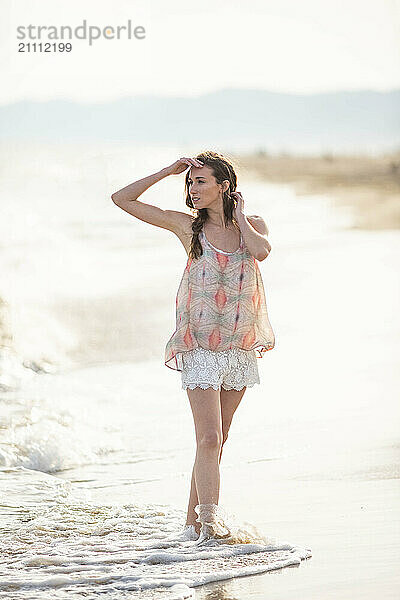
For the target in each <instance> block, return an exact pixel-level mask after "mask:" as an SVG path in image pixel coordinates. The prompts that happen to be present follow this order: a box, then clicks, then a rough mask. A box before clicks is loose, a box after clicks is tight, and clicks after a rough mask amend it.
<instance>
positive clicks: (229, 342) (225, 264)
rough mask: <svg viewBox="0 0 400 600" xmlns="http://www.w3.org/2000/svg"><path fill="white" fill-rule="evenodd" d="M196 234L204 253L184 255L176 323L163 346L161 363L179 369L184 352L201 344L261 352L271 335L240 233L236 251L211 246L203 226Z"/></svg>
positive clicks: (257, 279) (261, 293) (258, 284)
mask: <svg viewBox="0 0 400 600" xmlns="http://www.w3.org/2000/svg"><path fill="white" fill-rule="evenodd" d="M199 240H200V243H201V245H202V248H203V254H202V255H201V256H200V257H199V258H197V259H193V258H190V257H189V258H188V260H187V263H186V267H185V270H184V272H183V275H182V279H181V282H180V285H179V288H178V292H177V295H176V302H175V305H176V329H175V331H174V333H173V334H172V336H171V337H170V339H169V340H168V342H167V345H166V347H165V365H166V366H167V367H169V368H170V369H175V370H177V371H182V366H183V362H182V353H183V352H188V351H189V350H193V349H194V348H197V347H199V346H200V347H202V348H206V349H208V350H214V351H216V352H219V351H222V350H229V349H230V348H242V349H243V350H252V349H256V352H258V353H259V354H257V358H262V357H263V352H266V351H267V350H272V348H273V347H274V345H275V336H274V332H273V330H272V327H271V324H270V322H269V319H268V313H267V305H266V300H265V291H264V285H263V281H262V277H261V273H260V269H259V267H258V264H257V261H256V259H255V258H254V256H253V255H252V254H250V252H249V251H248V249H247V247H246V245H245V243H244V240H243V237H242V235H241V234H240V246H239V248H238V249H237V250H235V252H224V251H222V250H219V249H218V248H215V246H213V245H212V244H211V243H210V242H209V241H208V240H207V237H206V235H205V233H204V231H203V230H202V231H201V232H200V234H199Z"/></svg>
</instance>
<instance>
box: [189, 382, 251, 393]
mask: <svg viewBox="0 0 400 600" xmlns="http://www.w3.org/2000/svg"><path fill="white" fill-rule="evenodd" d="M256 383H258V384H259V383H260V382H259V381H253V382H252V383H245V384H244V385H238V386H235V385H233V386H228V385H225V384H222V385H221V386H219V385H214V384H213V383H187V384H185V385H182V389H183V390H186V389H187V388H189V389H190V390H194V389H195V388H197V387H199V388H201V389H202V390H206V389H207V388H213V390H216V391H218V390H219V388H220V387H222V389H224V390H227V391H229V390H236V391H237V392H240V390H242V389H243V388H244V387H253V385H255V384H256Z"/></svg>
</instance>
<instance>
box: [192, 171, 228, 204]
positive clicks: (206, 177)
mask: <svg viewBox="0 0 400 600" xmlns="http://www.w3.org/2000/svg"><path fill="white" fill-rule="evenodd" d="M188 190H189V195H190V199H191V200H192V202H193V206H194V207H195V208H207V207H208V206H210V205H211V204H213V203H216V202H218V201H219V199H222V192H223V186H222V185H219V184H218V183H217V181H216V179H215V177H214V175H213V171H212V169H211V167H208V166H207V165H204V167H190V171H189V179H188Z"/></svg>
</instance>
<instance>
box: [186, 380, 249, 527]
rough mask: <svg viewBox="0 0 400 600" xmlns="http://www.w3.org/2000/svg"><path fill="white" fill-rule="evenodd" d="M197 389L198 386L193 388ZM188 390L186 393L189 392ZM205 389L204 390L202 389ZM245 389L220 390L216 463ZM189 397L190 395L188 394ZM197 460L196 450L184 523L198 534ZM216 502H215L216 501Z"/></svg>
mask: <svg viewBox="0 0 400 600" xmlns="http://www.w3.org/2000/svg"><path fill="white" fill-rule="evenodd" d="M195 389H199V388H195ZM189 391H190V390H188V394H189ZM192 391H194V390H192ZM204 391H205V390H204ZM245 391H246V387H244V388H243V389H241V390H239V391H237V390H224V389H223V388H222V389H221V391H220V406H221V418H222V443H221V447H220V451H219V457H218V465H219V464H220V463H221V457H222V449H223V445H224V443H225V442H226V440H227V437H228V431H229V428H230V426H231V423H232V417H233V414H234V412H235V410H236V409H237V407H238V406H239V403H240V401H241V399H242V397H243V395H244V393H245ZM189 398H190V396H189ZM197 460H198V452H196V459H195V463H194V465H193V470H192V480H191V485H190V496H189V504H188V510H187V515H186V525H194V527H195V530H196V532H197V533H198V534H199V533H200V529H201V524H200V523H198V522H196V519H197V513H196V512H195V510H194V507H195V506H197V505H198V504H199V498H198V493H197V486H196V463H197ZM216 504H217V502H216Z"/></svg>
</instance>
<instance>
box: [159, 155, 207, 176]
mask: <svg viewBox="0 0 400 600" xmlns="http://www.w3.org/2000/svg"><path fill="white" fill-rule="evenodd" d="M188 167H204V164H203V162H202V161H201V160H198V159H197V158H186V157H183V158H178V160H177V161H175V162H174V163H172V165H170V166H169V167H167V171H168V174H169V175H179V174H180V173H183V171H186V169H187V168H188Z"/></svg>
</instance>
